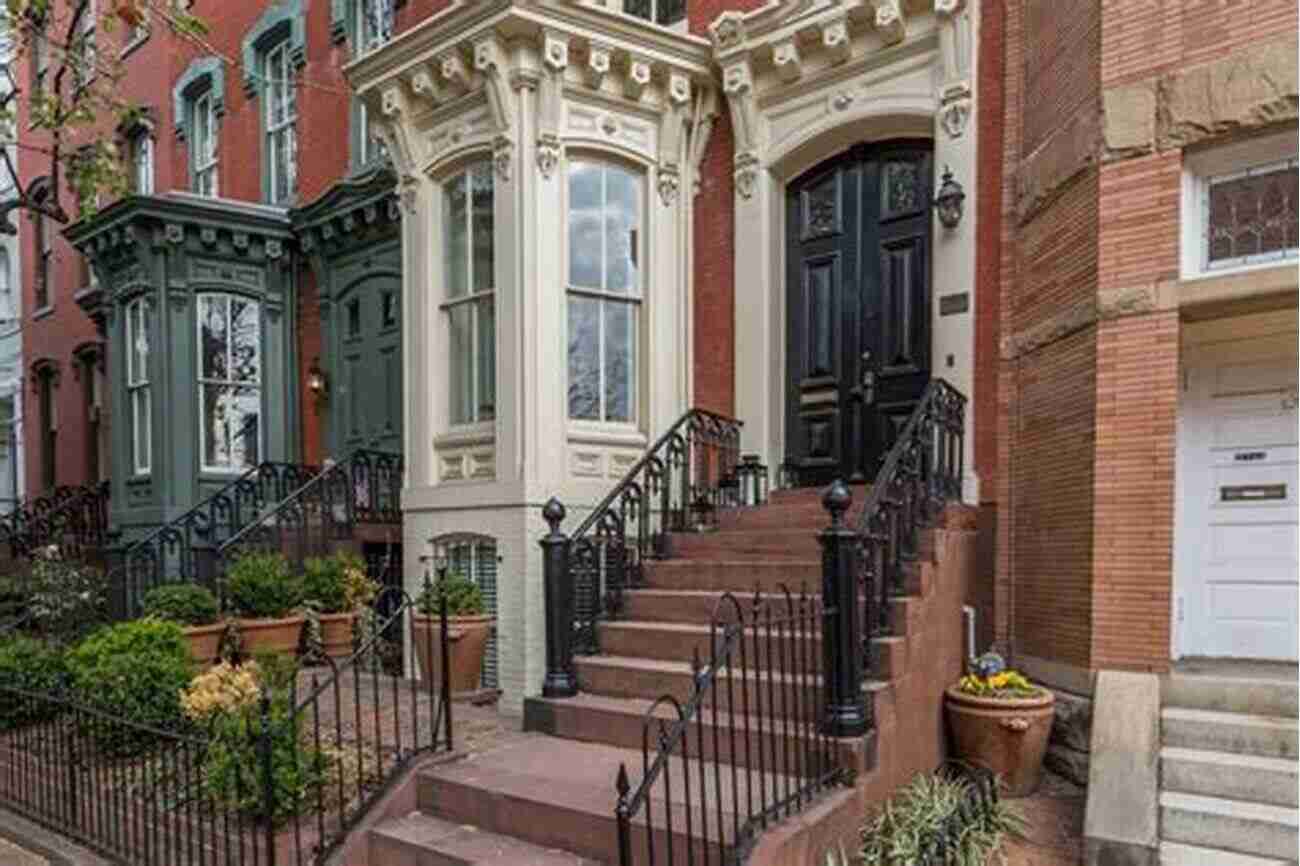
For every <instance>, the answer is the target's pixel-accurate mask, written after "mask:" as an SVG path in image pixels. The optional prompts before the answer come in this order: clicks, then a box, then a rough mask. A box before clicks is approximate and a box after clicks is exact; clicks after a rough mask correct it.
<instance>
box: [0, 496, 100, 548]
mask: <svg viewBox="0 0 1300 866" xmlns="http://www.w3.org/2000/svg"><path fill="white" fill-rule="evenodd" d="M108 497H109V483H108V482H107V481H102V482H99V483H95V484H83V485H81V486H80V487H59V488H57V489H56V490H55V491H53V492H52V493H50V494H48V495H46V496H42V497H40V498H38V499H36V500H34V501H33V502H32V503H31V504H30V505H24V506H23V507H21V508H18V509H17V510H15V511H14V512H12V513H11V514H8V515H6V516H5V517H4V518H3V519H0V543H7V544H8V545H9V555H10V557H11V558H13V559H19V558H23V557H29V556H31V555H32V554H34V553H35V552H37V551H38V550H40V549H41V548H43V547H46V546H48V545H51V544H53V545H58V547H59V548H60V550H61V551H62V552H63V555H64V556H66V557H76V558H81V557H82V556H84V555H86V554H88V553H90V552H92V551H98V550H100V549H102V548H103V546H104V543H105V541H106V540H107V537H108Z"/></svg>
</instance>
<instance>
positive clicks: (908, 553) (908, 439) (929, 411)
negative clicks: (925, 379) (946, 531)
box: [853, 377, 966, 671]
mask: <svg viewBox="0 0 1300 866" xmlns="http://www.w3.org/2000/svg"><path fill="white" fill-rule="evenodd" d="M965 409H966V397H965V395H964V394H962V393H961V392H960V391H958V390H957V389H956V388H954V387H953V386H952V385H951V384H949V383H948V382H947V381H946V380H944V379H941V378H937V377H936V378H933V379H931V380H930V382H929V384H928V385H926V388H925V391H924V392H923V393H922V395H921V399H920V400H919V401H918V402H917V404H916V407H915V408H914V409H913V410H912V414H911V416H909V417H908V419H907V423H906V424H905V425H904V426H903V429H902V430H901V431H900V432H899V434H898V438H897V439H895V440H894V444H893V446H892V447H890V449H889V453H888V454H886V456H885V459H884V460H883V461H882V462H881V467H880V471H879V472H877V473H876V477H875V479H874V480H873V481H872V484H871V488H870V490H869V492H868V494H867V497H866V499H865V501H864V502H863V504H862V510H861V511H860V512H858V514H857V517H856V520H855V521H853V523H854V526H855V528H854V531H855V532H856V533H857V535H858V538H859V539H860V541H861V556H860V557H859V559H860V562H859V570H858V572H859V573H858V580H859V583H860V585H861V587H862V589H863V592H862V594H861V597H862V599H863V601H862V619H861V624H862V628H861V629H859V630H858V632H857V633H858V634H859V635H861V642H862V659H863V670H864V671H869V670H871V661H872V658H871V652H872V641H871V639H872V638H873V637H878V636H880V635H883V634H888V633H889V595H890V592H891V590H901V582H902V578H903V575H902V564H903V563H904V562H905V561H907V560H911V559H914V558H915V557H916V555H917V544H918V540H919V531H920V529H921V528H922V527H923V526H924V525H925V524H927V523H928V522H929V521H931V520H932V519H933V518H934V517H936V516H937V515H938V513H939V512H940V511H941V510H942V508H943V506H944V505H945V504H946V503H948V502H950V501H954V500H960V499H961V493H962V476H963V473H964V466H965V464H964V460H965V451H964V444H965Z"/></svg>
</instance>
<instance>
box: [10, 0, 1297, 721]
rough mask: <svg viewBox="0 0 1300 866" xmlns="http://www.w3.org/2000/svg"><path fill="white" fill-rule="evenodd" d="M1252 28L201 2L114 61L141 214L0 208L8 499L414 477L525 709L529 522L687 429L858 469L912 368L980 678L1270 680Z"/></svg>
mask: <svg viewBox="0 0 1300 866" xmlns="http://www.w3.org/2000/svg"><path fill="white" fill-rule="evenodd" d="M1249 5H1250V9H1249V11H1243V10H1241V9H1240V8H1238V7H1235V6H1234V7H1226V6H1224V5H1223V4H1219V3H1201V4H1182V3H1166V4H1144V5H1142V6H1141V7H1140V8H1138V7H1136V6H1134V5H1132V4H1122V5H1112V4H1098V3H1070V4H1060V3H1049V2H1024V3H998V2H975V0H933V2H930V0H925V2H919V0H772V2H766V3H764V2H760V0H730V2H728V0H709V2H705V0H689V2H681V0H638V2H633V0H627V2H625V3H621V2H614V0H477V2H467V0H461V2H434V0H407V2H405V3H402V4H393V3H391V2H387V3H386V2H384V0H333V2H331V3H315V4H311V3H306V2H296V0H285V2H282V3H279V4H252V3H243V4H233V5H229V4H227V5H224V6H220V7H218V6H217V5H213V4H212V3H211V2H210V0H196V2H195V3H194V4H193V9H192V11H193V12H194V14H196V15H198V16H200V17H201V18H204V19H206V20H208V22H209V23H210V26H211V32H210V33H209V34H207V35H206V36H204V37H202V38H198V39H196V38H189V37H182V36H178V35H176V34H174V33H172V32H171V31H170V30H169V29H168V28H167V27H166V26H165V24H163V23H160V22H150V23H149V26H148V27H144V28H141V29H140V30H139V31H138V32H136V33H134V34H131V35H130V37H129V43H128V44H126V45H124V46H122V47H121V50H122V51H124V52H126V59H125V62H126V66H127V70H128V74H127V77H126V80H125V81H124V83H123V89H124V92H125V93H126V94H127V95H129V96H131V97H132V98H134V99H136V100H138V101H139V102H140V103H141V104H142V105H143V106H145V107H146V109H147V111H146V113H145V119H144V120H142V121H141V122H140V123H139V124H138V126H136V127H134V128H132V129H113V130H105V134H112V135H116V136H119V137H120V140H121V142H122V144H123V150H124V153H126V154H128V155H129V156H130V158H131V159H132V161H133V163H132V164H133V166H134V167H135V170H134V171H133V177H135V178H136V183H137V187H136V193H137V194H136V195H133V196H130V197H128V198H126V199H124V200H122V201H119V202H115V203H111V204H107V205H106V206H105V207H104V208H102V209H101V210H100V211H99V213H98V214H97V216H96V217H95V218H94V219H92V220H88V221H85V222H83V223H80V224H78V225H76V226H74V227H73V228H71V229H69V230H68V232H67V233H66V234H67V238H65V237H63V236H61V235H60V234H59V233H58V232H55V231H52V230H51V229H50V228H49V227H48V225H42V224H41V221H40V220H39V219H36V220H32V219H28V218H27V217H24V218H23V221H22V227H21V228H22V232H23V252H22V256H21V258H22V264H23V280H22V285H23V291H24V298H23V310H24V320H25V327H26V331H25V334H26V336H25V337H24V346H25V351H26V355H25V359H24V369H25V371H26V374H27V377H28V382H29V391H30V395H31V401H30V403H29V404H28V405H29V407H30V408H29V409H28V411H27V414H28V420H27V424H26V429H27V431H28V438H27V442H28V445H27V452H28V454H27V461H28V466H27V475H26V477H27V492H28V494H29V495H30V496H35V495H37V494H39V493H40V492H41V491H43V490H45V489H47V488H48V487H50V486H51V485H53V484H65V483H73V482H81V481H86V480H94V479H97V478H111V481H112V487H111V490H112V512H111V513H112V519H113V524H114V526H115V527H116V528H117V529H118V530H120V531H121V532H122V533H123V537H124V538H127V539H129V538H130V537H132V534H133V533H134V534H136V535H138V534H139V533H142V532H144V531H146V530H147V529H148V528H149V527H154V526H157V525H159V524H160V523H163V522H166V521H168V520H171V519H173V518H175V517H176V516H177V515H178V514H181V513H183V512H184V511H186V510H187V509H188V508H190V507H191V506H192V505H194V504H195V503H196V502H198V501H200V500H201V499H202V498H203V497H204V496H206V495H210V493H211V492H212V491H213V490H214V489H216V488H217V487H218V486H219V485H221V484H223V483H225V482H226V481H228V480H229V479H230V478H231V477H232V475H234V474H237V473H240V472H244V471H246V470H247V469H248V468H249V467H251V466H254V465H256V464H257V463H258V462H259V461H263V460H275V461H283V462H289V463H298V464H303V465H307V466H315V465H319V464H320V462H321V461H322V460H323V459H324V458H325V457H326V456H330V455H334V456H341V455H343V454H345V453H346V452H347V451H349V450H350V449H353V448H358V447H364V448H377V449H381V450H383V449H386V450H393V451H399V450H400V451H401V453H402V455H403V457H404V460H405V473H406V476H405V489H404V492H403V510H404V528H403V531H402V537H403V541H404V545H403V547H404V551H405V553H404V556H405V573H406V577H407V580H408V583H410V584H411V585H412V586H414V581H416V580H418V576H419V575H420V574H421V572H422V569H423V567H424V566H423V563H422V560H421V557H422V556H423V555H424V554H425V553H426V552H427V550H428V542H429V539H432V538H441V537H448V536H454V537H458V538H466V537H469V536H472V537H473V538H474V539H475V540H474V541H473V542H472V549H471V550H470V551H469V553H470V554H471V555H470V556H468V557H467V558H466V559H465V560H464V563H465V567H466V568H467V570H469V571H471V572H472V573H473V574H474V576H476V578H478V579H480V580H482V581H484V582H490V583H491V587H490V588H491V589H492V603H493V605H494V606H495V609H496V612H497V615H498V631H499V639H498V644H497V646H496V648H495V649H494V650H493V653H494V659H493V663H492V664H491V665H490V666H489V667H490V670H491V671H492V672H493V673H492V675H493V677H494V684H499V685H500V686H501V687H502V688H503V689H504V692H505V700H506V705H507V706H511V707H516V708H517V707H518V706H520V704H521V702H522V699H523V696H524V695H525V694H526V693H531V692H535V691H536V690H537V689H538V688H539V686H540V683H541V681H542V678H543V670H544V653H543V646H544V638H543V616H542V604H543V601H542V585H541V577H540V575H541V568H542V565H541V551H540V549H539V547H538V545H537V544H536V542H537V540H538V539H539V538H540V537H541V536H542V535H543V534H544V533H545V531H546V527H545V524H544V522H543V519H542V515H541V509H540V506H541V504H542V503H543V502H545V501H546V499H547V498H548V497H550V496H552V495H558V496H559V497H560V498H561V499H563V500H564V502H565V503H566V504H567V505H569V507H570V513H571V515H574V516H575V517H579V518H580V517H581V516H582V515H583V514H584V513H585V510H587V509H589V508H590V507H591V506H592V505H594V504H595V503H596V502H598V501H599V500H600V499H601V497H603V496H604V495H605V493H606V492H607V491H608V490H609V489H610V488H611V486H612V485H613V484H615V483H616V482H617V481H618V479H620V478H621V477H622V476H623V475H624V474H625V473H626V472H627V470H628V469H629V468H630V467H631V466H632V465H633V464H634V463H635V462H636V461H637V460H638V459H639V457H640V455H641V454H642V453H643V452H644V451H645V449H646V448H647V446H648V445H649V444H650V443H652V442H653V441H654V440H655V439H656V437H657V436H658V435H659V434H660V433H661V432H663V431H664V430H665V429H666V428H667V427H668V426H669V425H671V424H672V422H673V421H674V420H675V419H676V418H678V417H679V416H680V415H681V414H682V413H683V412H684V411H685V410H686V409H687V408H689V407H692V406H698V407H702V408H706V409H711V410H715V411H717V412H721V413H725V414H728V415H732V416H734V417H736V418H738V419H739V420H741V421H743V423H744V425H745V426H744V428H743V434H742V443H741V444H742V449H743V450H744V451H745V452H746V453H752V454H755V455H758V457H759V459H760V460H761V462H762V463H763V464H764V465H766V466H767V467H769V470H770V472H771V475H772V478H773V482H774V483H778V474H779V475H780V483H788V484H793V485H809V486H812V485H823V484H825V483H826V482H827V481H829V480H831V479H833V478H835V477H837V476H842V477H845V478H850V479H853V480H868V481H869V480H870V479H871V478H872V477H873V476H874V473H875V470H876V468H877V466H878V465H879V461H880V460H881V458H882V457H883V455H884V454H885V452H886V451H887V450H888V447H889V445H890V444H891V442H892V437H893V435H894V433H895V432H896V430H897V429H898V426H899V425H900V424H901V423H903V422H905V421H906V419H907V417H908V416H909V414H910V413H911V410H912V407H913V406H914V405H915V403H916V401H917V399H918V397H919V395H920V394H921V391H922V390H923V389H924V387H925V385H926V383H927V382H928V381H929V379H930V378H931V377H943V378H944V379H946V380H948V381H949V382H951V383H952V384H953V385H954V386H956V388H957V389H958V390H960V391H961V392H963V393H964V394H966V395H967V396H968V397H969V398H970V402H969V404H968V407H967V417H966V434H967V435H966V448H967V454H966V455H965V458H966V459H965V462H964V466H965V474H964V477H963V479H962V486H963V496H964V498H965V499H966V500H967V501H968V502H970V503H972V504H978V505H979V506H980V514H981V551H982V553H981V556H982V560H981V570H980V584H979V586H978V588H977V591H976V592H975V598H973V599H972V600H973V601H976V602H977V603H978V604H977V607H978V610H979V627H980V630H981V643H982V644H990V643H992V644H995V645H997V646H999V647H1000V648H1002V649H1004V650H1005V651H1007V652H1008V653H1009V654H1010V655H1011V656H1012V658H1013V659H1014V661H1015V662H1016V663H1017V664H1020V665H1022V666H1024V667H1026V668H1027V669H1029V671H1030V672H1031V673H1032V674H1034V675H1035V676H1037V677H1039V678H1041V679H1042V680H1044V681H1045V682H1048V683H1050V684H1052V685H1055V686H1058V687H1061V688H1065V689H1069V690H1072V691H1078V692H1085V693H1086V692H1088V691H1089V690H1090V677H1089V675H1090V673H1091V672H1093V671H1095V670H1097V669H1099V668H1103V667H1125V668H1140V669H1150V670H1155V671H1160V670H1164V669H1166V668H1167V667H1168V666H1169V665H1170V663H1171V661H1172V660H1174V659H1176V658H1179V657H1182V656H1197V655H1215V656H1225V655H1226V656H1242V657H1251V658H1271V659H1292V660H1293V659H1294V658H1295V646H1296V638H1297V634H1296V582H1295V560H1294V548H1295V544H1294V539H1295V527H1296V511H1295V498H1294V497H1295V485H1296V482H1295V446H1296V441H1295V435H1294V428H1295V423H1294V421H1295V406H1296V356H1295V307H1296V296H1297V293H1296V279H1295V266H1294V260H1295V254H1296V248H1297V242H1296V235H1295V231H1296V219H1295V173H1296V161H1295V156H1296V153H1295V138H1296V136H1295V129H1296V126H1295V117H1296V87H1295V45H1296V43H1295V20H1294V8H1293V7H1290V6H1288V5H1286V4H1282V3H1280V2H1263V0H1260V2H1255V3H1253V4H1249ZM23 74H24V75H27V74H30V75H31V76H33V80H35V79H36V78H37V77H39V76H40V75H41V70H40V68H39V61H38V59H33V60H32V63H31V69H30V70H24V71H23ZM23 123H24V120H23V119H22V118H20V124H23ZM23 128H24V129H25V126H24V127H23ZM20 163H21V165H22V171H23V173H24V179H25V181H29V180H30V179H31V178H33V177H34V176H35V175H36V174H37V173H39V172H40V171H42V170H43V169H42V168H41V166H40V164H39V160H37V159H35V158H29V157H28V156H26V155H24V156H23V157H22V158H21V160H20ZM958 190H960V191H961V193H962V194H964V208H960V209H959V210H958V212H957V213H956V214H951V213H949V214H946V215H945V217H946V218H943V219H941V216H940V214H939V212H938V211H937V210H936V208H935V207H933V202H934V201H935V199H936V197H937V196H939V195H940V194H943V193H948V194H955V193H956V192H957V191H958ZM1248 210H1250V211H1251V214H1253V215H1248V214H1247V211H1248ZM69 239H70V240H69ZM83 253H84V254H86V255H85V256H83ZM87 256H88V257H89V260H90V262H92V263H93V266H92V265H88V264H87ZM570 519H573V518H572V517H571V518H570ZM466 534H469V535H466ZM498 575H499V576H498ZM498 671H499V674H498V673H497V672H498ZM498 677H499V678H498Z"/></svg>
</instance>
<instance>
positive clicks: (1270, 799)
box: [1160, 746, 1300, 807]
mask: <svg viewBox="0 0 1300 866" xmlns="http://www.w3.org/2000/svg"><path fill="white" fill-rule="evenodd" d="M1298 767H1300V765H1297V764H1296V762H1295V761H1293V760H1289V759H1287V758H1262V757H1259V756H1258V755H1239V754H1232V753H1230V752H1210V751H1205V750H1203V749H1183V748H1176V747H1170V746H1166V747H1165V748H1162V749H1161V750H1160V787H1161V789H1162V790H1165V791H1177V792H1180V793H1183V794H1202V795H1206V796H1211V797H1223V798H1226V799H1229V800H1246V801H1249V802H1252V803H1271V804H1273V805H1275V806H1292V807H1294V806H1297V805H1300V798H1298V797H1297V795H1296V782H1297V779H1298V778H1300V775H1298V774H1297V769H1298Z"/></svg>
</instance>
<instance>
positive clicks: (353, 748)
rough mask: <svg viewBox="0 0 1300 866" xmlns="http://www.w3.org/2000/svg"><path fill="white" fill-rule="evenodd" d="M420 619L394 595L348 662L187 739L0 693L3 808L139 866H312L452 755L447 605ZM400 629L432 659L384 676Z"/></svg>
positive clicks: (68, 703)
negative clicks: (425, 761) (387, 653)
mask: <svg viewBox="0 0 1300 866" xmlns="http://www.w3.org/2000/svg"><path fill="white" fill-rule="evenodd" d="M415 613H416V609H415V606H414V605H413V604H412V602H411V600H410V598H409V597H405V596H403V597H402V598H401V600H400V604H398V606H397V612H396V613H395V614H394V617H393V619H392V620H391V621H389V622H380V623H378V624H377V625H376V626H375V628H374V629H373V631H371V632H370V634H369V635H368V637H367V638H366V639H365V640H363V641H362V642H361V645H360V648H359V649H358V651H357V652H356V653H355V654H354V655H352V656H351V657H350V658H348V659H346V660H345V661H343V662H342V663H341V664H337V665H336V664H334V663H332V662H326V664H327V665H328V666H327V667H324V668H316V669H314V670H312V669H308V670H304V671H300V672H299V673H298V674H297V677H296V679H295V680H294V681H293V682H292V683H291V684H288V685H285V686H277V687H274V688H268V687H265V686H264V687H263V690H262V692H261V696H260V698H258V699H257V700H256V702H255V703H254V704H253V705H249V706H247V707H245V708H244V709H243V710H242V711H237V712H234V713H230V714H227V715H224V716H222V717H221V719H220V720H212V721H209V722H207V723H206V724H202V725H192V726H188V727H185V728H180V729H158V728H152V727H149V726H147V725H143V724H140V723H138V722H136V721H134V720H132V719H130V718H127V717H123V716H118V715H114V714H112V713H107V712H104V711H103V710H101V709H97V708H95V707H92V706H90V705H87V704H86V703H84V702H83V701H82V700H80V699H78V698H77V697H74V696H72V695H68V694H45V693H37V692H32V691H28V690H25V689H22V688H17V687H15V686H14V685H13V684H12V683H5V682H0V705H2V706H3V707H4V711H3V713H0V805H2V806H4V807H5V808H8V809H11V810H12V811H14V812H17V813H19V814H21V815H23V816H25V817H27V818H29V819H30V820H33V821H35V822H37V823H39V824H42V825H44V826H46V827H49V828H50V829H52V830H54V831H56V832H58V833H60V834H62V835H64V836H67V837H70V838H71V839H73V840H74V841H76V842H79V843H81V844H83V845H85V846H87V847H89V848H91V849H93V850H95V851H97V852H99V853H101V854H104V855H106V856H108V857H109V858H112V859H114V860H115V861H118V862H122V863H128V864H133V866H134V864H144V866H154V864H157V866H164V864H166V866H191V864H211V866H287V864H293V866H318V864H321V863H323V862H325V860H326V859H327V858H328V857H329V856H330V855H331V854H332V853H333V851H334V850H335V849H337V848H338V846H339V845H340V843H341V842H342V841H343V840H344V839H345V838H346V836H347V833H348V831H349V830H350V829H351V828H352V827H354V826H355V825H356V823H357V822H358V821H359V820H360V819H361V817H363V816H364V815H365V813H366V811H367V810H368V809H369V808H370V807H371V806H372V805H373V803H374V802H375V801H376V799H377V798H379V797H380V796H381V795H382V794H383V793H384V792H385V791H386V790H387V789H388V788H389V787H390V786H391V784H392V783H393V781H394V780H395V779H396V778H397V777H398V776H399V775H400V773H401V771H403V770H404V769H405V768H407V767H408V766H410V765H411V763H412V762H413V761H414V760H416V759H417V758H420V757H422V756H425V755H428V754H431V753H434V752H439V751H449V750H450V749H451V747H452V742H453V735H452V730H453V729H452V713H451V692H450V680H449V679H447V677H445V676H442V675H441V672H442V671H446V670H447V669H448V656H449V653H450V643H449V637H448V625H447V609H446V603H445V600H444V602H443V604H442V607H441V610H440V611H439V612H438V614H437V615H436V616H434V617H431V618H428V620H427V621H426V623H425V625H424V626H423V628H421V627H420V626H419V624H418V623H417V621H416V617H415V616H414V614H415ZM393 625H396V626H397V627H398V628H405V629H408V630H410V633H411V634H410V644H409V645H411V646H414V647H417V648H418V647H423V651H424V656H425V658H427V659H440V661H439V662H437V663H434V664H428V665H424V666H423V668H422V670H420V671H419V672H418V673H419V676H416V674H417V671H416V668H415V667H414V662H412V664H411V665H410V666H408V667H407V668H406V669H405V670H406V671H407V673H406V675H405V676H403V675H401V674H398V675H391V674H389V673H386V672H385V670H384V668H383V666H382V664H381V658H382V656H383V655H384V649H383V648H384V643H385V640H386V639H385V637H384V635H385V634H386V633H388V632H390V630H391V627H392V626H393ZM417 641H418V643H417ZM419 654H420V653H418V652H417V653H416V655H419ZM124 743H126V744H130V747H128V748H124V747H123V745H122V744H124Z"/></svg>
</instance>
